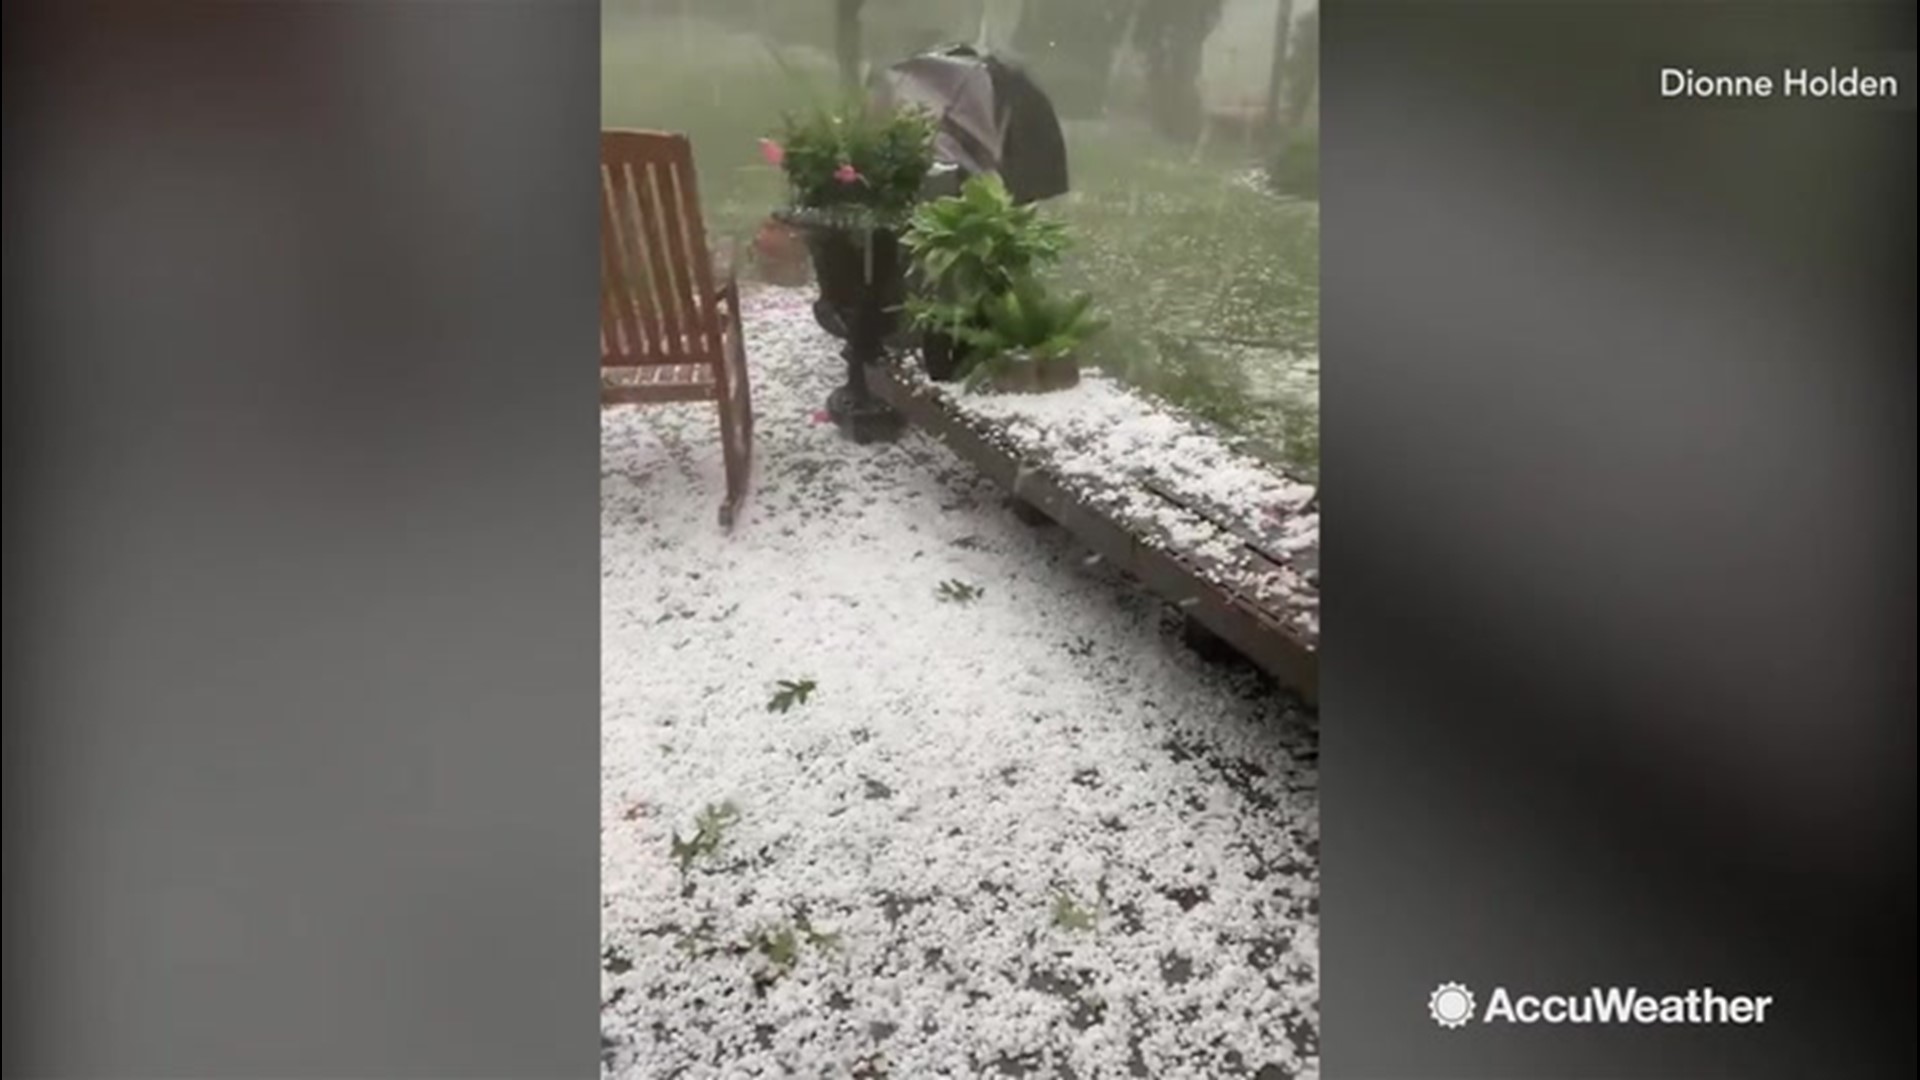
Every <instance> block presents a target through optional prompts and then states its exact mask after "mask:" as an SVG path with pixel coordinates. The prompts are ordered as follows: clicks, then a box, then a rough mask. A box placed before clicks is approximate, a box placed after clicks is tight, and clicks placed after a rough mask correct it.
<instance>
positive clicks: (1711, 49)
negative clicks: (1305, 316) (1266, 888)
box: [1321, 0, 1915, 1080]
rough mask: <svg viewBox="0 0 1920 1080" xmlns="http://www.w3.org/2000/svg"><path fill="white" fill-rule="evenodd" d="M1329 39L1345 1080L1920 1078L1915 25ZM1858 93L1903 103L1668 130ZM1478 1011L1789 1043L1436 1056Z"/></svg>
mask: <svg viewBox="0 0 1920 1080" xmlns="http://www.w3.org/2000/svg"><path fill="white" fill-rule="evenodd" d="M1322 32H1323V34H1324V45H1325V56H1326V61H1325V66H1324V70H1323V76H1322V77H1323V80H1324V82H1323V99H1324V109H1325V111H1324V114H1323V117H1324V131H1325V135H1324V146H1323V150H1322V167H1323V169H1324V170H1325V176H1324V178H1323V179H1324V183H1323V184H1322V189H1323V191H1324V192H1325V196H1324V201H1323V204H1322V213H1323V219H1322V224H1323V236H1324V237H1325V244H1326V247H1325V252H1324V255H1323V258H1322V262H1321V272H1322V297H1323V308H1322V319H1321V325H1322V332H1323V342H1322V353H1323V355H1325V356H1326V358H1327V363H1326V366H1325V368H1324V371H1323V376H1322V379H1323V382H1322V389H1323V393H1322V403H1323V404H1322V409H1323V423H1322V427H1323V431H1324V436H1323V462H1324V463H1323V473H1324V476H1323V479H1324V481H1325V489H1326V493H1327V494H1326V501H1325V506H1326V534H1325V550H1326V554H1325V558H1324V561H1325V571H1326V580H1327V583H1328V588H1327V594H1326V600H1325V626H1326V638H1325V644H1326V657H1325V662H1324V670H1323V684H1324V693H1323V697H1322V716H1323V719H1324V723H1323V727H1322V731H1323V738H1324V744H1323V750H1324V757H1323V761H1324V763H1325V764H1324V771H1323V774H1322V782H1323V798H1324V803H1323V822H1324V826H1323V840H1324V846H1323V849H1322V850H1323V851H1324V852H1325V857H1324V861H1323V875H1324V876H1323V902H1322V910H1323V911H1324V913H1325V914H1324V922H1323V939H1322V947H1323V949H1324V956H1325V963H1324V965H1323V980H1324V986H1323V997H1322V1007H1323V1015H1324V1017H1325V1021H1324V1025H1325V1026H1324V1030H1323V1043H1322V1046H1323V1052H1324V1059H1323V1060H1324V1065H1325V1075H1326V1076H1327V1077H1329V1078H1330V1080H1342V1078H1358V1077H1364V1078H1368V1080H1386V1078H1419V1080H1430V1078H1439V1077H1503V1078H1514V1080H1548V1078H1553V1077H1596V1078H1598V1077H1611V1078H1624V1077H1686V1078H1694V1077H1719V1076H1724V1077H1740V1078H1745V1080H1762V1078H1767V1077H1806V1076H1829V1075H1831V1076H1838V1075H1846V1076H1848V1077H1850V1078H1865V1077H1879V1076H1889V1077H1891V1076H1900V1077H1905V1076H1911V1075H1913V1071H1914V1042H1913V1038H1912V1035H1911V1031H1912V1028H1911V1026H1910V1025H1911V1017H1912V1015H1913V1011H1914V997H1913V995H1914V980H1913V956H1914V951H1913V922H1914V904H1913V897H1914V893H1913V881H1914V869H1913V868H1914V831H1913V824H1912V823H1913V821H1914V809H1913V802H1914V726H1913V719H1912V717H1913V716H1914V661H1913V658H1914V577H1913V574H1914V570H1913V567H1914V554H1913V553H1914V539H1915V534H1914V505H1915V504H1914V490H1915V484H1914V475H1913V473H1914V461H1915V443H1914V399H1915V388H1914V363H1913V356H1914V306H1913V297H1914V253H1915V246H1914V216H1913V214H1914V210H1913V207H1914V197H1913V192H1914V178H1915V174H1914V125H1913V112H1912V108H1913V97H1912V92H1911V76H1912V72H1913V64H1912V59H1913V52H1914V7H1913V5H1912V4H1910V3H1909V4H1900V5H1885V4H1882V5H1872V6H1869V5H1859V4H1824V5H1813V4H1779V3H1759V4H1755V3H1747V4H1738V3H1728V4H1691V3H1689V4H1664V5H1663V4H1629V3H1606V4H1595V3H1555V4H1537V5H1529V4H1515V3H1481V4H1472V3H1460V2H1454V0H1431V2H1424V3H1402V4H1391V3H1370V2H1366V0H1332V2H1330V3H1328V5H1327V9H1326V12H1325V16H1324V23H1323V26H1322ZM1855 61H1864V62H1869V63H1886V64H1890V65H1894V66H1895V67H1896V69H1898V70H1904V73H1905V74H1906V75H1907V76H1908V80H1907V82H1906V84H1905V85H1906V87H1907V88H1908V89H1907V92H1906V94H1905V95H1904V96H1903V98H1902V99H1900V100H1896V101H1882V102H1870V103H1852V104H1849V103H1823V104H1803V103H1793V102H1771V103H1747V104H1728V103H1674V102H1662V101H1660V100H1659V98H1658V95H1657V93H1656V92H1655V84H1654V80H1655V79H1656V78H1657V71H1658V68H1659V67H1660V66H1662V65H1667V64H1673V65H1680V66H1694V67H1696V68H1701V69H1707V70H1713V69H1715V67H1716V65H1720V64H1727V63H1736V62H1737V63H1743V64H1744V63H1753V64H1759V65H1776V64H1781V63H1786V62H1799V63H1805V64H1808V65H1817V66H1820V67H1824V66H1826V65H1827V64H1829V63H1838V64H1840V65H1841V66H1843V67H1844V66H1846V65H1848V64H1850V63H1852V62H1855ZM1449 980H1457V981H1460V982H1463V983H1465V984H1467V985H1469V986H1470V987H1473V988H1476V989H1478V990H1479V991H1480V993H1481V1001H1482V1003H1484V1002H1485V1001H1486V998H1487V994H1488V992H1489V991H1490V990H1491V989H1492V988H1493V987H1495V986H1498V985H1505V986H1507V987H1509V988H1510V989H1511V990H1512V991H1514V992H1521V991H1531V992H1536V993H1549V992H1569V991H1570V992H1580V991H1582V990H1584V989H1585V988H1586V987H1588V986H1592V985H1602V986H1605V985H1611V984H1621V985H1634V986H1638V987H1640V988H1641V989H1642V990H1645V991H1649V992H1656V993H1664V992H1669V991H1684V990H1686V989H1688V988H1690V987H1696V986H1701V985H1711V986H1713V987H1715V988H1717V989H1719V990H1720V991H1722V992H1726V993H1742V992H1744V993H1757V994H1772V995H1774V997H1775V998H1776V1002H1777V1005H1776V1007H1775V1009H1774V1012H1773V1019H1772V1020H1771V1022H1769V1023H1768V1024H1767V1025H1766V1026H1765V1027H1764V1028H1759V1029H1701V1028H1694V1029H1676V1028H1665V1029H1662V1028H1652V1029H1617V1028H1606V1029H1603V1028H1594V1027H1586V1028H1572V1027H1562V1028H1558V1029H1553V1028H1499V1027H1485V1028H1483V1027H1469V1028H1467V1029H1464V1030H1459V1031H1446V1030H1442V1029H1440V1028H1439V1027H1438V1026H1436V1025H1435V1024H1434V1023H1433V1022H1432V1020H1431V1019H1429V1017H1428V1015H1427V998H1428V995H1429V994H1430V993H1431V992H1432V991H1433V990H1434V989H1435V987H1436V986H1437V985H1438V984H1439V983H1441V982H1443V981H1449Z"/></svg>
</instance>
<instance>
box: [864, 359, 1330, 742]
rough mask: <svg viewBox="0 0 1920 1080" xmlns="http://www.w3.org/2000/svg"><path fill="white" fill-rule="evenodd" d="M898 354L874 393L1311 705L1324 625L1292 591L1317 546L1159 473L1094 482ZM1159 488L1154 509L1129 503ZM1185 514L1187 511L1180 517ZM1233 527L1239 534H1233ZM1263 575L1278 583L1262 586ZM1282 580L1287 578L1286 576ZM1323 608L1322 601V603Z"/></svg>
mask: <svg viewBox="0 0 1920 1080" xmlns="http://www.w3.org/2000/svg"><path fill="white" fill-rule="evenodd" d="M901 363H903V361H899V360H895V361H891V362H888V363H883V364H879V365H875V366H874V367H871V368H869V369H868V385H869V387H870V388H871V389H872V391H873V392H874V394H875V395H876V396H878V397H880V398H881V399H882V400H884V401H886V402H887V403H888V404H889V405H891V406H892V407H893V408H895V409H897V410H899V412H900V413H901V414H902V415H904V416H905V417H906V418H907V420H908V421H909V422H910V423H913V424H914V425H916V426H918V427H920V428H922V429H923V430H926V431H927V432H929V433H930V434H932V435H934V436H935V437H937V438H939V439H940V440H941V441H943V442H945V443H946V444H947V445H948V446H949V447H951V448H952V449H953V450H954V452H955V453H957V454H959V455H960V456H961V457H963V458H965V459H966V460H968V461H969V462H971V463H972V464H973V465H974V466H975V467H976V468H978V469H980V471H981V472H982V473H983V474H984V475H986V476H987V477H988V478H989V479H991V480H993V481H995V482H996V483H998V484H999V485H1000V486H1002V487H1003V488H1005V489H1006V490H1007V491H1008V492H1009V493H1010V494H1012V495H1013V496H1014V497H1015V498H1016V499H1019V500H1021V501H1023V502H1025V503H1027V504H1029V505H1031V506H1033V507H1035V508H1036V509H1038V510H1039V511H1040V512H1042V513H1044V514H1045V515H1046V516H1047V517H1049V518H1051V519H1052V520H1053V521H1055V522H1057V523H1058V524H1059V525H1060V526H1061V527H1062V528H1065V529H1066V530H1067V531H1069V532H1071V533H1073V534H1074V536H1075V537H1076V538H1078V539H1079V540H1080V541H1081V542H1082V543H1084V544H1085V545H1087V547H1089V548H1090V549H1092V551H1093V552H1094V553H1095V554H1097V555H1099V556H1100V557H1101V558H1103V559H1105V560H1107V561H1108V562H1110V563H1112V564H1114V565H1116V566H1118V567H1119V568H1120V569H1122V570H1124V571H1126V572H1127V573H1129V574H1131V575H1133V576H1134V577H1135V578H1136V579H1138V580H1139V581H1140V582H1141V583H1142V584H1144V585H1145V586H1146V587H1147V588H1148V589H1150V590H1152V591H1153V592H1154V593H1156V594H1157V595H1159V596H1160V597H1161V598H1162V599H1164V600H1166V601H1167V602H1169V603H1171V604H1173V605H1175V606H1176V607H1177V608H1179V609H1180V610H1181V611H1182V612H1183V613H1184V614H1185V615H1186V616H1187V617H1189V618H1191V619H1193V620H1194V621H1196V622H1198V623H1199V624H1201V625H1202V626H1204V627H1206V628H1207V629H1208V630H1210V631H1212V632H1213V633H1214V634H1215V635H1216V636H1218V637H1219V638H1220V639H1222V640H1224V641H1226V642H1227V643H1228V644H1230V645H1231V646H1233V648H1234V649H1236V650H1237V651H1239V652H1240V653H1241V654H1242V655H1244V656H1246V657H1247V658H1248V659H1249V660H1251V661H1252V662H1254V663H1255V664H1257V665H1258V666H1260V667H1261V668H1262V669H1264V670H1265V671H1267V672H1268V673H1269V674H1271V675H1272V676H1273V677H1274V678H1275V679H1277V680H1278V681H1279V682H1280V683H1281V684H1282V685H1284V686H1286V687H1288V688H1289V689H1291V690H1293V691H1294V692H1295V693H1297V694H1298V695H1300V697H1301V698H1302V700H1304V701H1306V702H1307V703H1308V704H1317V702H1318V696H1319V656H1318V651H1319V650H1318V645H1319V642H1318V633H1317V626H1315V625H1314V623H1313V622H1312V621H1311V620H1308V619H1305V618H1304V617H1303V613H1302V612H1300V611H1299V610H1297V609H1296V607H1295V605H1294V604H1292V603H1290V602H1289V599H1290V598H1291V597H1295V596H1298V595H1299V594H1300V593H1302V592H1308V593H1311V594H1312V595H1313V596H1314V598H1315V601H1316V607H1317V594H1318V584H1317V582H1318V570H1317V563H1318V558H1317V551H1313V550H1306V551H1291V552H1290V551H1287V550H1286V549H1285V548H1284V547H1283V546H1282V544H1281V537H1280V534H1279V531H1278V530H1277V529H1276V528H1273V527H1271V526H1270V524H1269V523H1266V522H1260V521H1255V520H1250V519H1249V518H1248V515H1246V514H1244V513H1233V512H1230V511H1228V510H1227V509H1226V508H1223V507H1220V506H1218V505H1215V504H1212V503H1210V502H1209V501H1208V500H1206V499H1205V498H1204V497H1203V496H1200V495H1197V494H1195V493H1193V492H1192V491H1190V490H1185V489H1183V488H1182V487H1180V486H1179V485H1178V483H1177V479H1173V478H1168V477H1165V476H1158V475H1143V476H1135V477H1131V478H1114V479H1113V480H1112V482H1111V487H1110V489H1109V490H1106V491H1100V490H1095V489H1093V488H1091V487H1090V486H1089V483H1088V481H1087V479H1086V478H1085V477H1084V476H1068V475H1066V474H1064V473H1063V472H1062V471H1060V470H1058V469H1056V468H1052V467H1050V466H1049V464H1048V462H1047V461H1046V460H1045V459H1044V457H1043V456H1042V455H1040V454H1037V453H1035V452H1034V451H1033V448H1029V447H1023V446H1021V445H1020V444H1019V440H1018V439H1017V438H1015V437H1014V436H1013V435H1011V434H1010V433H1009V432H1008V431H1006V430H1005V429H1004V428H996V427H995V426H994V425H992V424H990V423H988V422H986V421H984V420H982V419H981V418H980V417H978V416H975V415H972V414H969V413H966V412H964V411H962V410H961V409H959V408H957V407H955V405H954V404H953V401H952V400H951V398H950V395H951V394H952V393H953V391H952V390H951V389H950V388H947V387H933V386H930V385H929V384H927V383H926V382H925V381H924V380H921V379H919V378H918V377H917V376H916V375H915V374H914V373H912V372H910V371H907V370H903V369H902V368H901V367H899V366H897V365H899V364H901ZM1145 499H1157V500H1160V501H1161V502H1162V503H1163V504H1164V505H1163V507H1162V508H1161V509H1160V512H1159V513H1157V514H1155V515H1154V516H1153V517H1152V518H1149V517H1147V516H1144V515H1137V514H1136V515H1128V514H1126V513H1124V512H1123V511H1122V510H1121V508H1122V507H1124V506H1127V505H1136V506H1137V505H1140V504H1141V502H1142V500H1145ZM1168 518H1172V519H1174V520H1176V521H1180V522H1182V524H1190V525H1191V526H1192V528H1191V529H1190V530H1189V535H1192V534H1211V535H1212V537H1213V538H1214V542H1213V543H1209V544H1207V545H1205V550H1204V551H1203V550H1200V548H1199V546H1197V545H1195V544H1194V543H1192V542H1190V541H1189V542H1183V538H1182V537H1178V536H1176V535H1175V534H1174V532H1173V531H1172V530H1171V529H1170V528H1169V527H1168V526H1167V524H1166V520H1167V519H1168ZM1183 519H1184V520H1183ZM1228 537H1231V538H1232V541H1231V542H1229V541H1228V540H1227V538H1228ZM1262 583H1274V584H1275V587H1273V588H1263V587H1262ZM1281 583H1284V586H1282V585H1281ZM1316 614H1317V612H1316Z"/></svg>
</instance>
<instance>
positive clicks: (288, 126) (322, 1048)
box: [4, 0, 599, 1080]
mask: <svg viewBox="0 0 1920 1080" xmlns="http://www.w3.org/2000/svg"><path fill="white" fill-rule="evenodd" d="M5 13H6V34H5V41H6V64H5V74H6V82H7V92H6V103H7V104H6V154H5V158H6V207H5V215H6V218H5V235H6V292H7V296H6V301H7V302H6V309H7V315H8V318H7V320H6V335H7V340H6V393H5V397H4V400H5V402H6V407H7V418H6V429H5V430H6V435H7V448H6V449H7V453H6V469H7V478H6V497H7V508H6V523H7V524H6V597H7V605H6V614H7V618H6V654H7V655H6V670H7V683H6V717H7V722H6V724H5V731H6V748H5V761H6V766H7V768H6V785H5V787H6V792H7V838H6V843H7V863H8V865H7V872H6V879H7V891H6V932H7V940H6V956H7V965H6V967H7V983H8V985H7V995H6V996H7V1001H8V1008H7V1016H6V1038H5V1044H6V1071H7V1074H8V1075H9V1076H13V1075H20V1076H35V1077H53V1076H73V1077H88V1078H96V1080H97V1078H106V1077H142V1078H146V1077H162V1076H178V1077H223V1076H230V1077H253V1078H261V1077H295V1076H302V1077H323V1076H324V1077H369V1078H373V1077H380V1078H394V1077H426V1076H441V1077H456V1076H457V1077H463V1078H472V1077H503V1078H505V1077H511V1078H514V1080H529V1078H543V1077H552V1078H562V1077H587V1076H592V1075H595V1074H596V1072H597V1056H596V1055H597V1040H596V1029H597V1025H596V1016H597V1013H598V1002H599V991H598V977H597V975H598V971H597V964H596V959H595V958H596V954H597V952H598V937H599V928H598V919H599V905H598V900H597V894H598V885H599V881H598V879H599V860H598V847H599V828H598V817H599V814H598V798H597V789H598V775H599V770H598V760H599V706H598V703H599V652H598V637H599V620H598V615H597V612H598V603H599V586H598V582H599V577H598V555H599V525H598V520H599V518H598V513H597V509H596V507H597V504H598V496H599V482H598V476H599V467H598V461H599V449H598V447H599V443H598V438H597V431H598V427H597V422H596V417H597V415H598V411H597V405H596V399H597V392H596V389H595V387H596V374H595V363H594V349H595V334H596V314H595V312H596V308H595V301H594V293H595V288H596V286H595V268H596V261H595V260H596V254H595V252H596V247H595V245H596V239H595V230H596V228H597V219H596V218H595V216H594V210H593V205H594V198H593V193H594V191H595V183H596V179H595V173H594V170H593V167H592V164H591V163H592V162H593V161H594V160H595V159H594V157H593V153H594V149H593V148H594V145H595V139H596V133H597V130H598V118H599V8H598V5H597V4H594V3H566V2H537V0H528V2H518V3H473V4H387V3H326V4H321V3H256V4H235V3H177V2H166V0H160V2H154V0H141V2H128V3H84V4H60V3H52V4H12V3H9V4H7V5H6V9H5Z"/></svg>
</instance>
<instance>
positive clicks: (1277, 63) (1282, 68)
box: [1266, 0, 1293, 137]
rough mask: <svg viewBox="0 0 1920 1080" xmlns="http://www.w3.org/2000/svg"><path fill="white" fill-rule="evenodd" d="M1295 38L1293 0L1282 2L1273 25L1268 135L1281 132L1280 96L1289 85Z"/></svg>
mask: <svg viewBox="0 0 1920 1080" xmlns="http://www.w3.org/2000/svg"><path fill="white" fill-rule="evenodd" d="M1292 36H1293V0H1280V14H1279V15H1278V16H1277V17H1276V18H1275V20H1274V25H1273V70H1271V71H1269V72H1268V73H1267V115H1266V124H1267V135H1268V137H1272V136H1274V135H1277V134H1279V132H1280V126H1281V125H1280V109H1281V104H1280V95H1281V91H1282V90H1283V89H1284V88H1285V87H1286V85H1287V48H1288V39H1289V38H1290V37H1292Z"/></svg>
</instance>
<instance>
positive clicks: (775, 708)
mask: <svg viewBox="0 0 1920 1080" xmlns="http://www.w3.org/2000/svg"><path fill="white" fill-rule="evenodd" d="M774 685H775V687H776V689H775V690H774V694H773V698H772V700H770V701H768V702H767V711H768V712H776V713H784V712H786V711H787V710H789V709H791V708H793V707H794V706H795V705H805V704H806V703H807V698H808V697H809V696H811V695H812V693H813V691H814V689H815V686H814V681H813V680H812V679H781V680H780V681H779V682H777V683H775V684H774Z"/></svg>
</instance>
